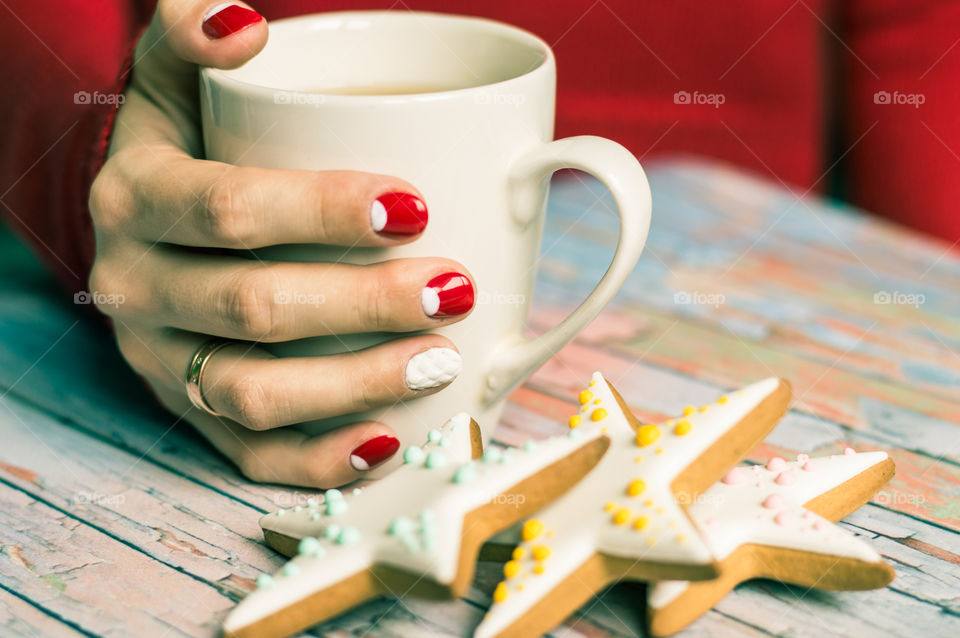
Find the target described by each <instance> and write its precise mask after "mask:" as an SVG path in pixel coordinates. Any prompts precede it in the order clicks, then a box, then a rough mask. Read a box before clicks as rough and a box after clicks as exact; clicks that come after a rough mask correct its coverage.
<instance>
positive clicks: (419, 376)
mask: <svg viewBox="0 0 960 638" xmlns="http://www.w3.org/2000/svg"><path fill="white" fill-rule="evenodd" d="M462 369H463V359H461V358H460V353H459V352H457V351H456V350H453V349H452V348H430V349H429V350H426V351H425V352H421V353H420V354H417V355H414V356H412V357H410V361H408V362H407V368H406V371H405V373H404V382H405V383H406V384H407V387H408V388H410V389H411V390H427V389H429V388H436V387H438V386H441V385H444V384H446V383H449V382H450V381H453V380H454V379H456V378H457V375H459V374H460V371H461V370H462Z"/></svg>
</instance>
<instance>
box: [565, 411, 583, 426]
mask: <svg viewBox="0 0 960 638" xmlns="http://www.w3.org/2000/svg"><path fill="white" fill-rule="evenodd" d="M581 421H583V418H582V417H581V416H580V415H579V414H574V415H573V416H572V417H570V420H569V421H567V425H569V426H570V428H571V429H572V428H575V427H577V426H578V425H580V422H581Z"/></svg>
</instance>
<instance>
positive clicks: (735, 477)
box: [723, 467, 747, 485]
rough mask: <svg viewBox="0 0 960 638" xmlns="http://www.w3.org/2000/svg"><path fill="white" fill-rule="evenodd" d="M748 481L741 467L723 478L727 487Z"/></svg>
mask: <svg viewBox="0 0 960 638" xmlns="http://www.w3.org/2000/svg"><path fill="white" fill-rule="evenodd" d="M746 480H747V475H746V474H745V473H744V471H743V470H741V469H740V468H739V467H735V468H733V469H732V470H730V471H729V472H727V475H726V476H724V477H723V482H724V484H725V485H740V484H741V483H743V482H744V481H746Z"/></svg>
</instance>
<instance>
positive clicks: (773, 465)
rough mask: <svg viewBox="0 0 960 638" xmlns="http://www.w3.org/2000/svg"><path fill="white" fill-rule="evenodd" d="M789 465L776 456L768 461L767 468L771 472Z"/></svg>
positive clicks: (778, 470)
mask: <svg viewBox="0 0 960 638" xmlns="http://www.w3.org/2000/svg"><path fill="white" fill-rule="evenodd" d="M786 466H787V462H786V461H784V460H783V459H782V458H780V457H779V456H775V457H773V458H772V459H770V460H769V461H767V469H768V470H770V471H771V472H780V471H782V470H783V468H785V467H786Z"/></svg>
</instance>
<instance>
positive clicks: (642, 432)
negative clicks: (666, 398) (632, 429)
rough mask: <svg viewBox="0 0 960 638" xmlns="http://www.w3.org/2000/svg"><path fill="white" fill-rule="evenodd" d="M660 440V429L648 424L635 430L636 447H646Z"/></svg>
mask: <svg viewBox="0 0 960 638" xmlns="http://www.w3.org/2000/svg"><path fill="white" fill-rule="evenodd" d="M659 438H660V428H658V427H657V426H655V425H653V424H652V423H649V424H647V425H642V426H640V427H639V428H637V445H639V446H640V447H646V446H648V445H650V444H651V443H653V442H654V441H656V440H657V439H659Z"/></svg>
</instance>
